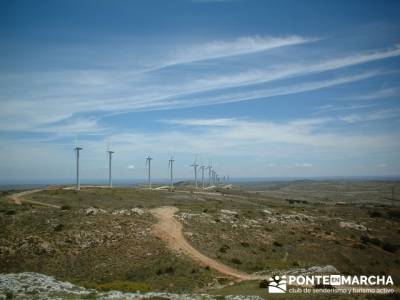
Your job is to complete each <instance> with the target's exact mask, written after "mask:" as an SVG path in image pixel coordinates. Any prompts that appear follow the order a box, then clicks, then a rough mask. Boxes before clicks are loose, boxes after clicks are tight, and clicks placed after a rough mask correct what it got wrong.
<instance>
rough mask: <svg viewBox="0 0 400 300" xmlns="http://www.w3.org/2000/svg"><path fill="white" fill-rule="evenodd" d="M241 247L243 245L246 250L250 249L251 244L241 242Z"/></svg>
mask: <svg viewBox="0 0 400 300" xmlns="http://www.w3.org/2000/svg"><path fill="white" fill-rule="evenodd" d="M240 245H242V246H243V247H245V248H248V247H250V244H249V243H247V242H241V243H240Z"/></svg>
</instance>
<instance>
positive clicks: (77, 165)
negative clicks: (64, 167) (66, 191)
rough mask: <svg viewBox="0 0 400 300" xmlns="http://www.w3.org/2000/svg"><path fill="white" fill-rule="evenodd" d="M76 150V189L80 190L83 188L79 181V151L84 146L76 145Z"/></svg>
mask: <svg viewBox="0 0 400 300" xmlns="http://www.w3.org/2000/svg"><path fill="white" fill-rule="evenodd" d="M74 150H75V154H76V190H77V191H79V190H80V189H81V183H80V181H79V151H81V150H82V147H79V146H76V147H75V149H74Z"/></svg>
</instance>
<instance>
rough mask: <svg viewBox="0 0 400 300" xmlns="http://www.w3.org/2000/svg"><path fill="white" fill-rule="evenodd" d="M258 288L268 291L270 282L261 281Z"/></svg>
mask: <svg viewBox="0 0 400 300" xmlns="http://www.w3.org/2000/svg"><path fill="white" fill-rule="evenodd" d="M258 287H259V288H260V289H266V288H267V287H268V280H266V279H264V280H262V281H260V283H259V284H258Z"/></svg>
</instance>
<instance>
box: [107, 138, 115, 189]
mask: <svg viewBox="0 0 400 300" xmlns="http://www.w3.org/2000/svg"><path fill="white" fill-rule="evenodd" d="M107 148H108V149H107V153H108V185H109V186H110V188H112V174H111V160H112V155H113V153H114V151H111V150H110V147H109V146H108V147H107Z"/></svg>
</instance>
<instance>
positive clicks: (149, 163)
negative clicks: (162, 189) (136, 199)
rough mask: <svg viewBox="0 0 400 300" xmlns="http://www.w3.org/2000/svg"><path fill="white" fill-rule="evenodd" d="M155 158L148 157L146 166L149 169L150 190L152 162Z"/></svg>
mask: <svg viewBox="0 0 400 300" xmlns="http://www.w3.org/2000/svg"><path fill="white" fill-rule="evenodd" d="M152 159H153V158H152V157H151V156H150V155H149V156H147V157H146V165H145V168H146V167H147V168H148V169H149V189H150V190H151V160H152Z"/></svg>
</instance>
